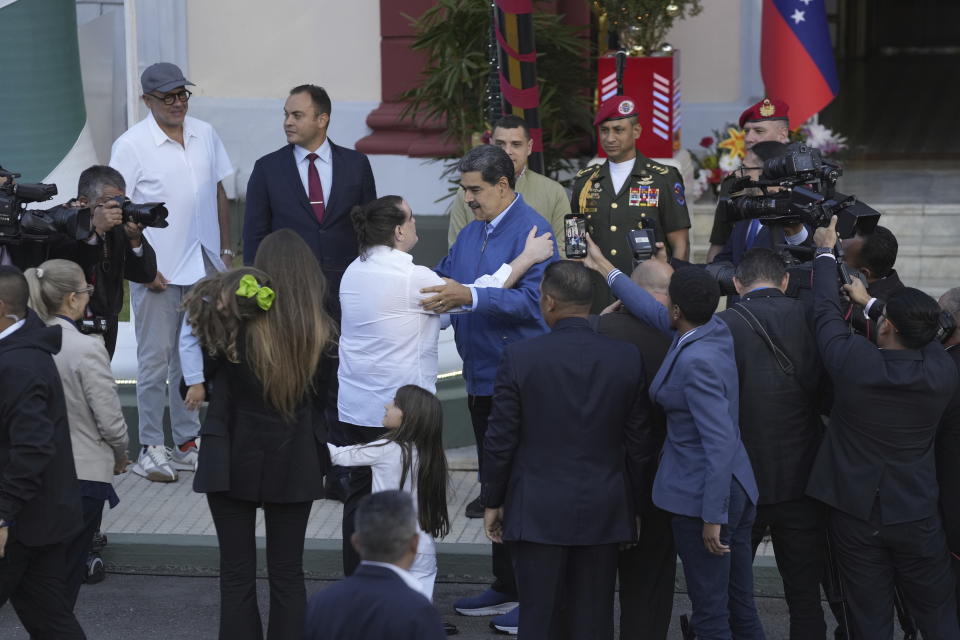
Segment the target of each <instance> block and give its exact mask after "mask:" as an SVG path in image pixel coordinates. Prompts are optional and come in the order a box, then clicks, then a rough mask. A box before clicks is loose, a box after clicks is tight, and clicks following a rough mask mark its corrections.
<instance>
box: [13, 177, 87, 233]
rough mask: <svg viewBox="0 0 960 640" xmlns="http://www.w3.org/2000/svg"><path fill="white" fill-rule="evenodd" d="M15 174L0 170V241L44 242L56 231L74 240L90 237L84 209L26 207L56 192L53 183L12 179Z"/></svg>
mask: <svg viewBox="0 0 960 640" xmlns="http://www.w3.org/2000/svg"><path fill="white" fill-rule="evenodd" d="M19 177H20V174H19V173H12V172H10V171H5V170H3V169H0V178H6V181H4V183H3V184H0V244H20V243H21V242H23V241H25V240H33V241H40V242H42V241H44V240H47V239H48V238H50V237H51V236H53V235H56V234H64V235H67V236H69V237H71V238H75V239H77V240H85V239H87V238H88V237H90V231H91V229H92V220H91V217H90V211H89V210H88V209H71V208H68V207H54V208H52V209H48V210H47V211H42V210H39V209H32V210H29V211H28V210H27V205H28V204H30V203H32V202H45V201H46V200H49V199H50V198H52V197H53V196H55V195H57V186H56V185H53V184H42V183H37V184H27V183H17V182H14V178H19Z"/></svg>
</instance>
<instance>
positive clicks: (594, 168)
mask: <svg viewBox="0 0 960 640" xmlns="http://www.w3.org/2000/svg"><path fill="white" fill-rule="evenodd" d="M602 166H603V163H602V162H598V163H597V164H588V165H587V166H586V167H584V168H583V169H580V171H577V176H576V177H577V178H579V177H580V176H582V175H584V174H585V173H590V172H592V171H597V170H599V169H600V167H602Z"/></svg>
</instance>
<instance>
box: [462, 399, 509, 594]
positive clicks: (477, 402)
mask: <svg viewBox="0 0 960 640" xmlns="http://www.w3.org/2000/svg"><path fill="white" fill-rule="evenodd" d="M467 406H468V407H469V409H470V421H471V422H472V423H473V436H474V437H475V438H476V439H477V464H478V466H477V468H478V469H480V471H481V476H480V477H481V478H482V477H483V473H482V472H483V440H484V438H485V437H486V435H487V419H488V418H489V417H490V410H491V409H492V408H493V397H492V396H467ZM490 544H491V545H493V546H492V551H491V553H492V555H493V577H494V581H493V585H492V586H493V589H494V590H495V591H499V592H500V593H504V594H506V595H508V596H510V597H511V598H516V597H517V578H516V577H515V576H514V574H513V563H512V562H511V561H510V550H509V549H508V548H507V546H506V545H503V544H498V543H496V542H491V543H490Z"/></svg>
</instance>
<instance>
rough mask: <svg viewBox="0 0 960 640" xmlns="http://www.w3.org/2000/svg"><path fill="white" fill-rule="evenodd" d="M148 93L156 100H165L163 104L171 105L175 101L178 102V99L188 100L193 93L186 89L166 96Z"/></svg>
mask: <svg viewBox="0 0 960 640" xmlns="http://www.w3.org/2000/svg"><path fill="white" fill-rule="evenodd" d="M147 95H148V96H150V97H151V98H153V99H154V100H160V101H161V102H163V104H165V105H167V106H168V107H169V106H171V105H173V103H174V102H176V101H177V100H179V101H180V102H186V101H187V100H189V99H190V96H192V95H193V93H191V92H190V91H187V90H186V89H184V90H183V91H178V92H177V93H168V94H167V95H165V96H155V95H153V94H152V93H148V94H147Z"/></svg>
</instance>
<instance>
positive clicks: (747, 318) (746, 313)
mask: <svg viewBox="0 0 960 640" xmlns="http://www.w3.org/2000/svg"><path fill="white" fill-rule="evenodd" d="M730 310H731V311H733V312H734V313H735V314H737V315H738V316H740V319H741V320H743V321H744V322H746V323H747V325H748V326H749V327H750V328H751V329H753V331H754V333H756V334H757V335H758V336H760V337H761V338H762V339H763V341H764V342H765V343H766V345H767V347H768V348H769V349H770V351H771V352H772V353H773V357H774V358H776V360H777V364H778V365H780V369H781V370H782V371H783V372H784V373H785V374H787V375H788V376H793V375H794V374H795V373H796V368H795V367H794V366H793V361H791V360H790V357H789V356H788V355H787V354H786V353H784V351H783V349H781V348H780V347H778V346H777V344H776V343H775V342H774V341H773V338H771V337H770V334H768V333H767V330H766V329H764V328H763V325H762V324H760V321H759V320H757V317H756V316H754V315H753V313H751V312H750V310H749V309H747V308H746V307H745V306H743V304H742V303H740V302H738V303H737V304H735V305H733V306H732V307H730ZM741 312H742V313H741Z"/></svg>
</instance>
